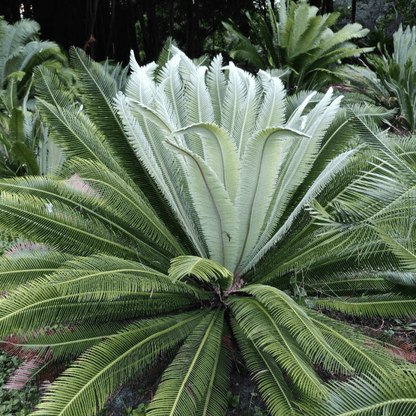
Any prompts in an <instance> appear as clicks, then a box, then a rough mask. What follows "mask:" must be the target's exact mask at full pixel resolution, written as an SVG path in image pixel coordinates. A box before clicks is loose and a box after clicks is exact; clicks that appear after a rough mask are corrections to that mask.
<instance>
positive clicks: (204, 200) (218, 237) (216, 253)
mask: <svg viewBox="0 0 416 416" xmlns="http://www.w3.org/2000/svg"><path fill="white" fill-rule="evenodd" d="M166 143H167V145H168V146H169V147H170V148H171V149H172V150H173V151H174V152H176V153H178V154H179V155H181V156H184V157H185V158H187V160H190V164H189V167H188V169H189V172H190V174H191V175H190V178H189V179H190V180H189V193H190V195H191V197H192V202H193V204H194V206H195V208H196V209H197V210H198V212H200V213H201V215H200V217H199V220H200V223H201V228H202V230H203V232H204V237H205V241H206V243H207V246H208V249H209V253H210V258H212V260H214V261H216V262H217V263H221V264H223V265H224V266H225V267H227V268H229V269H232V266H233V264H234V261H235V256H236V248H237V243H238V238H236V236H235V235H230V233H229V232H228V230H236V228H237V212H236V209H235V207H234V205H233V204H232V202H231V200H230V197H229V194H228V192H227V191H226V190H225V188H224V185H223V184H222V183H221V182H220V181H219V180H218V177H217V175H216V174H215V172H213V171H212V169H211V168H210V166H208V164H207V163H206V162H205V161H204V160H203V159H201V158H200V157H199V156H198V155H196V154H194V153H192V152H191V151H190V150H187V149H186V148H184V147H180V146H177V145H175V144H174V143H172V142H169V141H167V142H166ZM201 189H204V190H205V191H202V192H201V191H200V190H201ZM233 238H234V241H233Z"/></svg>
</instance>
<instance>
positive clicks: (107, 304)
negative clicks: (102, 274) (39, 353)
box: [0, 274, 197, 336]
mask: <svg viewBox="0 0 416 416" xmlns="http://www.w3.org/2000/svg"><path fill="white" fill-rule="evenodd" d="M70 277H74V276H70ZM76 277H79V276H75V278H76ZM115 277H116V278H117V274H115ZM123 278H125V276H124V275H123V274H121V275H118V280H119V281H120V280H121V282H122V283H123V284H124V289H125V290H123V287H122V286H123V284H121V285H119V286H121V289H120V288H119V287H117V285H114V287H111V284H109V283H108V284H107V285H108V286H109V288H106V289H105V290H104V289H103V288H98V289H95V290H94V289H91V287H90V288H88V290H86V291H85V292H82V291H81V290H77V287H76V285H73V286H72V287H69V286H68V285H67V286H66V287H65V289H66V290H65V291H61V290H60V285H59V284H54V282H53V281H52V282H51V280H50V279H37V280H36V281H32V282H31V286H30V287H20V288H19V290H18V291H16V292H15V293H13V294H10V295H9V296H8V297H7V299H5V300H4V301H2V302H0V311H1V318H0V331H1V334H2V335H3V336H8V335H10V334H11V333H21V332H24V331H32V330H36V329H39V328H40V327H42V326H43V325H45V322H48V323H58V324H69V323H75V322H79V323H83V322H90V323H93V322H102V321H109V320H120V319H126V318H131V317H137V316H151V315H153V314H157V313H167V312H172V311H175V310H179V309H184V308H186V307H189V306H192V305H195V303H196V302H197V300H196V298H194V297H193V296H192V295H191V294H190V292H192V290H184V289H182V290H181V288H180V286H178V287H177V288H175V289H174V290H172V293H170V289H169V286H168V287H167V288H166V287H164V286H163V285H160V287H159V289H158V290H155V288H156V286H157V282H155V283H153V284H152V282H151V281H149V280H148V279H144V284H143V285H141V282H140V279H139V278H136V280H135V281H133V279H128V280H127V282H123ZM116 282H117V279H116ZM126 286H127V287H126ZM128 286H130V287H128ZM165 286H166V285H165ZM172 286H175V285H171V288H172ZM184 286H186V285H184ZM81 287H82V286H81ZM69 288H72V290H69ZM166 289H167V291H166ZM62 292H64V293H66V294H62ZM178 292H182V293H178Z"/></svg>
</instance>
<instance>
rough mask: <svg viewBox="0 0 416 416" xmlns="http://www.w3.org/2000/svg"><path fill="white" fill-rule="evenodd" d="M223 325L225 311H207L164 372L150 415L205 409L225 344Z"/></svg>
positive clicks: (224, 398) (222, 406) (175, 413)
mask: <svg viewBox="0 0 416 416" xmlns="http://www.w3.org/2000/svg"><path fill="white" fill-rule="evenodd" d="M223 327H224V312H223V311H222V310H221V309H217V311H215V312H210V313H208V314H205V316H204V318H203V319H202V321H201V320H200V324H199V325H198V326H197V327H196V328H195V329H194V331H193V332H192V333H191V334H190V336H189V337H188V338H187V339H186V341H185V343H184V345H183V346H182V348H181V349H180V350H179V353H178V355H177V356H176V358H175V359H174V360H173V362H172V364H171V365H170V366H169V367H168V368H167V369H166V371H165V372H164V374H163V376H162V383H161V384H160V386H159V388H158V390H157V392H156V395H155V397H154V399H153V401H152V403H151V404H150V407H149V410H148V414H149V416H156V415H163V416H166V415H170V416H173V415H178V416H179V415H193V414H196V413H197V412H198V411H201V410H203V409H204V407H205V405H206V402H205V399H206V393H207V391H208V388H209V387H210V381H211V380H212V376H213V371H212V370H213V368H214V369H216V368H217V365H218V361H219V357H220V354H221V353H218V351H219V350H221V348H222V346H221V343H222V335H223ZM217 399H219V398H217ZM224 401H226V396H225V395H224V396H223V398H222V400H220V405H219V406H218V407H219V408H220V409H225V407H226V404H225V403H224Z"/></svg>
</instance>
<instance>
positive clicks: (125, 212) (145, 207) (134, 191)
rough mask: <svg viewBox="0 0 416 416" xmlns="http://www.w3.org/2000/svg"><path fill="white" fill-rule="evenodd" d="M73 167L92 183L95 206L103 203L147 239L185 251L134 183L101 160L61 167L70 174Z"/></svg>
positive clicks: (168, 248)
mask: <svg viewBox="0 0 416 416" xmlns="http://www.w3.org/2000/svg"><path fill="white" fill-rule="evenodd" d="M71 169H73V170H74V171H75V172H77V175H78V176H79V177H80V178H79V179H81V180H82V181H85V183H86V184H88V186H90V185H91V191H93V196H94V198H92V201H91V202H92V203H93V204H94V203H95V209H97V208H98V207H99V206H101V207H102V208H103V210H105V211H107V212H108V213H110V212H111V214H112V215H113V216H114V217H115V218H117V217H119V218H120V219H122V220H123V221H124V222H125V223H127V224H129V228H130V229H131V228H135V229H137V230H139V231H140V233H141V234H142V235H145V236H146V240H147V239H150V240H152V241H154V242H155V243H156V244H157V245H158V246H160V247H162V248H163V249H165V250H168V251H169V252H172V253H173V254H175V253H178V254H183V250H184V249H183V248H182V247H181V246H180V244H179V243H178V241H177V240H175V238H174V237H173V235H172V233H171V232H170V230H169V229H168V228H167V227H166V225H165V224H164V223H163V222H162V221H161V219H160V218H159V217H158V216H157V214H156V213H155V211H154V209H153V207H152V206H151V204H150V203H149V201H148V200H147V198H146V195H145V194H144V193H142V192H141V191H140V189H138V188H137V186H135V184H134V183H129V182H126V181H124V180H123V178H121V177H120V176H118V175H117V174H116V173H114V172H112V171H110V170H109V169H107V168H106V167H105V166H104V165H102V164H101V163H99V162H94V161H85V160H83V159H77V158H73V159H71V161H70V162H69V163H67V164H66V166H65V168H64V169H61V176H62V175H63V176H64V177H68V176H69V173H70V170H71ZM65 173H68V174H67V175H65ZM66 183H68V184H69V185H71V179H67V180H66Z"/></svg>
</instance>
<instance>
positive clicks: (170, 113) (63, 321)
mask: <svg viewBox="0 0 416 416" xmlns="http://www.w3.org/2000/svg"><path fill="white" fill-rule="evenodd" d="M70 55H71V65H72V67H73V68H74V70H75V71H76V73H77V77H78V79H79V83H80V85H79V91H80V93H81V95H82V106H81V104H80V103H79V102H77V101H73V100H72V99H71V96H70V95H69V94H67V93H66V91H65V87H64V86H63V85H61V84H60V83H59V80H58V79H57V78H56V77H55V76H54V75H53V74H52V73H51V72H49V71H48V70H47V69H45V68H40V69H39V70H37V72H36V74H35V84H36V88H37V105H38V106H39V109H40V112H41V115H42V117H43V120H44V122H45V123H48V125H49V126H50V134H51V137H52V138H53V139H54V140H55V141H56V143H57V144H59V145H60V146H61V147H62V148H64V149H65V155H66V161H65V164H64V165H63V167H62V168H61V169H60V170H59V172H58V173H57V174H56V176H46V177H39V176H27V177H22V178H14V179H3V180H1V181H0V192H1V198H0V212H1V216H0V225H1V227H2V228H7V230H9V232H10V233H11V234H12V235H13V236H19V237H20V238H25V239H26V240H27V241H28V242H31V243H32V244H31V246H30V247H31V249H26V250H15V251H13V252H12V251H11V252H9V254H8V255H5V256H3V257H2V258H1V260H0V279H1V283H2V288H4V289H5V290H6V291H7V298H5V299H3V300H1V302H0V332H1V334H2V336H5V337H6V336H7V337H9V336H10V334H14V335H15V337H13V340H14V342H12V341H10V340H9V344H11V345H9V347H13V348H16V349H23V350H34V351H36V353H37V354H38V357H40V358H42V357H43V359H44V358H45V357H48V358H49V357H50V356H52V355H53V356H54V357H55V358H56V359H61V358H63V357H67V356H70V357H77V358H76V359H74V361H73V363H72V364H71V365H70V366H69V368H68V369H67V370H65V371H64V372H63V374H62V375H61V376H60V378H58V379H57V380H56V381H55V382H54V383H53V384H52V386H51V387H50V389H49V390H48V391H47V393H46V394H45V396H44V397H43V398H42V400H41V403H40V404H39V405H38V410H37V411H36V412H35V413H34V414H36V415H62V416H64V415H65V416H69V415H73V416H79V415H91V416H92V415H94V414H95V413H96V411H97V408H100V407H102V406H103V404H104V403H105V401H106V399H107V397H108V396H109V395H110V394H111V392H112V391H113V390H114V389H115V388H117V387H118V386H119V385H120V384H123V383H125V382H126V381H127V380H128V379H129V378H130V377H131V376H132V375H134V374H137V373H139V372H142V371H144V370H146V369H147V368H149V366H151V365H153V364H154V363H155V362H156V361H157V360H158V358H159V356H160V354H161V353H162V352H169V356H171V357H173V358H172V361H171V363H170V364H169V365H168V367H167V369H166V370H165V371H164V373H163V374H162V376H161V382H160V385H159V387H158V390H157V392H156V394H155V396H154V399H153V401H152V402H151V403H150V406H149V408H148V414H149V415H152V416H156V415H163V416H166V415H223V414H225V412H226V407H227V390H228V383H229V373H230V351H229V349H227V348H228V346H229V343H230V339H231V340H232V342H235V345H237V346H238V348H239V349H240V351H241V355H242V357H243V358H244V361H245V363H246V365H247V367H248V369H249V370H250V372H251V373H252V375H253V377H254V379H255V380H256V381H257V383H258V386H259V390H260V392H261V394H262V395H263V398H264V400H265V401H266V403H267V405H268V409H269V411H270V413H271V414H272V415H285V416H286V415H292V414H293V415H296V414H297V415H314V414H319V415H323V414H327V415H329V414H331V415H341V414H349V415H370V414H371V415H374V414H382V413H383V412H389V414H390V415H393V414H395V415H403V414H410V413H411V412H414V411H415V409H416V400H415V399H414V397H415V385H416V383H415V381H416V380H415V376H414V367H412V366H410V364H406V363H405V362H403V361H400V360H398V359H395V358H394V357H393V356H391V355H389V354H388V351H389V350H386V349H384V347H383V345H381V344H380V343H378V342H377V341H376V340H373V339H369V338H367V337H366V336H364V335H363V334H361V333H359V332H356V331H355V330H353V329H352V328H351V327H348V326H346V325H344V324H342V323H340V322H336V321H334V320H332V319H331V318H329V317H327V316H325V315H323V314H321V313H319V312H318V311H317V310H316V308H313V306H314V304H321V305H329V306H330V307H333V308H338V309H341V310H343V309H347V310H350V309H352V310H353V311H354V312H356V313H362V314H363V315H377V314H378V315H381V316H396V315H397V316H398V315H410V314H414V311H415V300H414V296H412V293H411V291H410V290H407V289H406V287H407V286H406V285H409V286H411V285H412V283H413V282H414V274H413V272H412V264H413V263H412V261H413V257H412V256H413V251H412V250H413V249H412V246H411V243H409V242H411V241H412V235H413V229H414V221H413V220H409V218H414V216H413V217H412V216H411V214H412V212H413V211H414V210H415V207H414V203H415V198H414V197H413V196H412V195H413V193H414V189H415V187H414V184H415V183H416V173H415V172H416V171H415V163H414V153H412V152H411V151H410V149H411V146H412V145H413V144H414V141H413V142H412V141H411V140H410V139H409V140H408V141H406V142H403V143H401V144H400V143H398V142H397V141H396V142H390V141H389V138H388V137H386V136H385V135H384V133H383V132H381V131H379V130H378V128H377V125H376V121H375V119H374V118H370V117H369V115H368V113H369V112H368V111H366V109H365V108H364V107H357V108H355V109H354V111H347V110H345V109H342V108H341V107H340V104H341V98H336V99H334V98H333V96H332V92H331V91H328V92H327V93H326V94H325V95H323V94H313V93H311V94H309V95H300V96H295V97H290V98H287V97H286V94H285V89H284V87H283V85H282V83H281V81H280V80H279V79H278V78H275V77H272V76H270V75H269V74H267V73H265V72H262V71H260V72H259V74H258V76H257V77H254V76H252V75H250V74H249V73H247V72H244V71H242V70H240V69H238V68H237V67H236V66H234V65H233V63H230V64H229V65H228V66H227V67H223V62H222V57H221V56H217V57H216V58H215V59H214V60H213V61H212V62H211V64H210V65H209V67H208V68H207V67H199V66H195V64H194V63H193V62H192V61H191V60H190V59H188V58H187V56H186V55H185V54H183V53H182V52H181V51H180V50H178V49H177V48H175V47H173V46H172V47H171V49H170V52H169V54H165V55H164V56H165V57H166V59H165V60H164V62H160V63H159V65H158V64H155V63H152V64H149V65H146V66H139V65H138V64H137V63H136V61H135V59H134V57H133V56H132V59H131V63H130V65H131V70H132V72H131V75H130V77H129V81H128V84H127V86H126V89H125V92H124V93H122V92H118V91H117V84H116V82H115V80H114V78H112V77H111V76H110V75H109V74H108V73H106V72H105V71H104V70H103V68H102V66H101V65H99V64H97V63H95V62H93V61H91V60H90V59H89V58H88V57H87V56H85V54H84V52H83V51H81V50H78V49H72V51H71V54H70ZM357 137H359V139H358V138H357ZM402 176H403V178H402ZM75 182H76V184H75ZM75 185H76V186H75ZM412 210H413V211H412ZM406 221H407V223H406ZM407 226H410V231H407V233H405V235H401V234H400V233H398V231H399V230H401V229H405V228H406V227H407ZM400 227H401V228H400ZM406 244H408V245H407V246H406ZM401 248H403V251H400V249H401ZM405 249H406V250H405ZM404 253H405V254H404ZM405 289H406V290H405ZM351 293H354V296H355V297H352V296H351ZM295 295H297V296H295ZM343 295H345V296H346V297H343ZM348 308H350V309H348ZM54 325H58V326H59V327H58V329H57V330H56V331H55V332H54V333H52V334H51V333H50V332H48V333H46V332H45V327H52V326H54ZM317 364H319V366H321V367H322V368H324V369H325V370H328V371H330V372H332V373H334V374H341V375H342V374H344V375H346V376H347V377H345V378H347V379H348V380H349V382H348V383H347V384H336V383H326V384H325V383H324V382H323V381H322V380H321V379H320V376H319V374H318V373H317V372H316V371H315V368H316V367H317ZM360 392H362V394H361V393H360ZM377 409H378V410H377ZM379 410H380V412H381V413H380V412H379V413H377V411H379ZM406 412H407V413H406ZM409 412H410V413H409ZM383 414H384V413H383Z"/></svg>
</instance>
